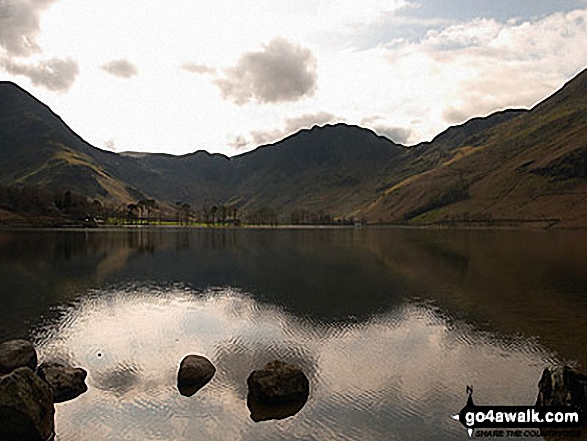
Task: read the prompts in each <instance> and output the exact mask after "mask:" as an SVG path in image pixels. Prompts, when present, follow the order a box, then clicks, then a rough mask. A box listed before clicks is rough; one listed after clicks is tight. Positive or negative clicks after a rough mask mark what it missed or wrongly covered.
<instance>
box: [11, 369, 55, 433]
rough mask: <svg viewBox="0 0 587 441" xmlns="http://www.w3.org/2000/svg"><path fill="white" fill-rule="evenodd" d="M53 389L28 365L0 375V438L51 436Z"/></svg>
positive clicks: (52, 426)
mask: <svg viewBox="0 0 587 441" xmlns="http://www.w3.org/2000/svg"><path fill="white" fill-rule="evenodd" d="M54 413H55V409H54V407H53V393H52V391H51V388H50V387H49V385H48V384H47V383H46V382H44V381H43V380H41V379H40V378H39V377H38V376H37V375H36V374H35V373H34V372H33V371H32V370H31V369H29V368H28V367H21V368H17V369H15V370H13V371H12V372H11V373H9V374H7V375H3V376H0V439H1V440H2V441H47V440H52V439H53V437H54V429H55V423H54V418H53V416H54Z"/></svg>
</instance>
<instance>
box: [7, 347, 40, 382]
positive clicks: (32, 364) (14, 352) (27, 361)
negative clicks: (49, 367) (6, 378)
mask: <svg viewBox="0 0 587 441" xmlns="http://www.w3.org/2000/svg"><path fill="white" fill-rule="evenodd" d="M25 366H26V367H28V368H30V369H31V370H33V371H34V370H35V369H36V368H37V351H35V347H34V346H33V344H32V343H31V342H28V341H26V340H10V341H5V342H4V343H2V344H0V375H5V374H8V373H10V372H11V371H13V370H14V369H16V368H19V367H25Z"/></svg>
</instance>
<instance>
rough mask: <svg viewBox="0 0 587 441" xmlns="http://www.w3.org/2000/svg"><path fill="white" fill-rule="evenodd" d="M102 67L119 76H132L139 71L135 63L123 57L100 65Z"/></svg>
mask: <svg viewBox="0 0 587 441" xmlns="http://www.w3.org/2000/svg"><path fill="white" fill-rule="evenodd" d="M100 69H102V70H103V71H105V72H108V73H109V74H110V75H114V76H115V77H119V78H131V77H134V76H135V75H137V74H138V73H139V70H138V68H137V67H136V66H135V65H134V64H132V63H131V62H130V61H128V60H125V59H123V58H121V59H119V60H112V61H109V62H108V63H106V64H103V65H102V66H100Z"/></svg>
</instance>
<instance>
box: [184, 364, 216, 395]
mask: <svg viewBox="0 0 587 441" xmlns="http://www.w3.org/2000/svg"><path fill="white" fill-rule="evenodd" d="M215 373H216V368H215V367H214V365H213V364H212V363H210V360H208V359H207V358H206V357H202V356H200V355H187V356H186V357H185V358H184V359H183V360H181V364H180V365H179V372H178V373H177V388H178V389H179V393H180V394H182V395H184V396H186V397H191V396H192V395H193V394H195V393H196V392H197V391H199V390H200V389H201V388H203V387H204V386H205V385H206V384H207V383H208V382H209V381H210V380H211V379H212V377H213V376H214V374H215Z"/></svg>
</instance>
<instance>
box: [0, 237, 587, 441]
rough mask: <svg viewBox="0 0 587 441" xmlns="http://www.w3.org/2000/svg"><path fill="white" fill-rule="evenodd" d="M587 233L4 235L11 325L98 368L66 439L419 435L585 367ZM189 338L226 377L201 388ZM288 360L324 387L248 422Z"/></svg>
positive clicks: (63, 356)
mask: <svg viewBox="0 0 587 441" xmlns="http://www.w3.org/2000/svg"><path fill="white" fill-rule="evenodd" d="M586 244H587V235H586V234H585V233H581V232H557V233H555V232H552V233H549V234H541V233H522V232H466V231H465V232H464V231H458V232H451V231H422V230H410V229H341V230H177V231H170V230H138V231H135V230H132V231H129V230H124V231H97V232H83V231H60V232H26V233H0V284H1V285H2V287H3V289H2V290H0V302H1V303H2V306H3V307H2V308H0V339H6V338H16V337H30V336H33V338H34V339H35V340H36V341H37V342H38V343H39V344H40V349H41V356H42V357H45V358H47V359H49V358H51V359H58V360H62V361H65V362H68V363H71V364H74V365H79V366H82V367H84V368H86V369H87V370H88V371H89V376H88V385H89V386H90V391H89V392H87V393H86V394H84V395H82V396H80V397H78V398H76V399H75V400H73V401H71V402H68V403H63V404H60V405H58V407H57V424H58V426H57V427H58V432H59V436H60V438H59V439H60V440H81V441H83V440H86V439H96V435H95V434H96V433H100V437H99V439H100V440H102V439H104V440H119V439H145V440H151V439H153V440H155V439H161V440H168V439H177V440H183V439H236V440H238V439H254V440H258V439H279V438H284V437H285V438H287V439H328V438H336V439H401V440H405V439H423V438H426V437H432V436H434V437H436V438H438V437H440V438H452V437H456V436H462V433H461V430H462V428H461V427H460V426H459V425H458V424H455V423H454V422H453V421H452V420H450V418H447V415H450V414H451V413H454V412H455V411H456V410H458V409H460V408H461V407H462V405H463V397H464V391H463V389H464V386H465V385H466V384H471V383H472V384H474V385H475V390H476V400H477V401H478V402H479V403H478V404H484V403H485V404H494V403H499V404H528V403H533V402H534V400H535V393H536V382H537V380H538V378H539V377H540V373H541V372H542V369H543V368H544V366H545V365H547V364H549V363H550V362H552V361H553V360H554V359H556V360H559V361H565V362H574V363H575V364H578V365H583V366H585V365H586V363H587V345H586V344H585V343H586V342H587V341H586V339H587V322H586V321H585V320H584V317H585V316H586V315H587V298H586V297H585V293H586V292H587V274H586V273H585V271H584V268H585V267H587V253H584V250H585V246H586ZM188 353H199V354H203V355H206V356H207V357H208V358H210V359H211V361H212V362H213V363H214V364H215V365H216V367H217V373H216V375H215V377H214V379H213V380H212V381H211V382H210V383H209V384H208V385H207V386H206V387H205V388H203V389H202V390H201V391H199V392H198V393H197V394H196V395H194V396H193V397H191V398H189V399H188V398H185V397H181V396H180V395H179V394H178V392H177V389H176V385H175V380H176V377H177V368H178V365H179V362H180V360H181V359H182V358H183V356H185V355H186V354H188ZM274 359H281V360H283V361H286V362H291V363H293V364H296V365H299V366H301V367H302V368H303V369H304V372H305V373H306V375H308V378H309V379H310V383H311V387H312V392H311V395H310V397H309V400H308V402H307V403H306V404H305V406H304V407H303V408H302V409H301V411H300V412H299V413H298V414H296V415H295V416H293V417H291V418H286V419H283V420H279V421H266V422H261V423H259V424H255V423H253V421H252V420H251V419H250V418H249V410H248V409H247V406H246V395H247V389H246V378H247V376H248V375H249V374H250V372H251V371H252V370H254V369H257V368H258V367H259V366H263V365H265V364H266V363H268V362H270V361H272V360H274Z"/></svg>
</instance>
